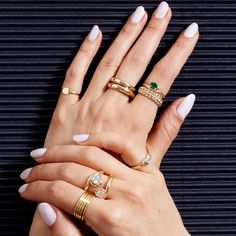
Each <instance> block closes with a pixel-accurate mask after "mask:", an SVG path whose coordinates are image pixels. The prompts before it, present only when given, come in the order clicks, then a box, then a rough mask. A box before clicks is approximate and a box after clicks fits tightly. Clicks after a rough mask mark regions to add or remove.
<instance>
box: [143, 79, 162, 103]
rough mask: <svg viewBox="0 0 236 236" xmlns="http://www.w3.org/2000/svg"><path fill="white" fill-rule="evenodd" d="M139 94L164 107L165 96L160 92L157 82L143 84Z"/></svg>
mask: <svg viewBox="0 0 236 236" xmlns="http://www.w3.org/2000/svg"><path fill="white" fill-rule="evenodd" d="M138 93H139V94H141V95H143V96H144V97H146V98H148V99H150V100H151V101H152V102H154V103H155V104H156V105H157V106H158V107H160V106H161V105H162V103H163V99H164V98H165V95H164V94H163V93H162V92H161V91H160V89H159V86H158V84H157V83H155V82H150V83H149V84H147V83H145V84H143V85H142V86H141V87H140V88H139V90H138Z"/></svg>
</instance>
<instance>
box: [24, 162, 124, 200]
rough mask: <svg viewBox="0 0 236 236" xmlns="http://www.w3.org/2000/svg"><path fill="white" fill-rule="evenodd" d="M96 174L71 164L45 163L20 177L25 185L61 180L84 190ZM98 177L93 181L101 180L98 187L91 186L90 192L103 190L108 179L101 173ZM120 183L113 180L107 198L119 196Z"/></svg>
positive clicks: (28, 170) (26, 171) (27, 170)
mask: <svg viewBox="0 0 236 236" xmlns="http://www.w3.org/2000/svg"><path fill="white" fill-rule="evenodd" d="M96 172H97V171H96V170H93V169H91V168H88V167H86V166H82V165H79V164H76V163H72V162H68V163H47V164H41V165H38V166H35V167H33V168H28V169H26V170H24V171H23V172H22V173H21V175H20V177H21V179H23V180H25V181H26V182H27V183H29V182H34V181H37V180H45V181H56V180H63V181H65V182H68V183H70V184H72V185H74V186H77V187H79V188H81V189H84V188H85V186H86V184H87V180H88V178H89V177H90V176H91V175H92V174H94V173H96ZM78 173H79V174H78ZM97 176H98V175H97ZM99 177H100V178H99V179H98V178H95V179H94V181H95V182H96V181H98V180H101V183H100V182H99V183H100V184H99V186H96V187H93V186H91V187H90V188H89V191H90V192H93V193H94V192H95V190H96V189H97V188H98V187H99V188H104V189H105V187H106V184H107V182H108V180H109V177H108V176H107V175H105V174H102V173H101V174H99ZM121 182H123V181H121V180H118V179H113V181H112V185H111V188H110V189H109V195H108V197H109V198H113V197H114V196H117V195H119V193H120V192H121V187H122V186H123V184H122V183H121Z"/></svg>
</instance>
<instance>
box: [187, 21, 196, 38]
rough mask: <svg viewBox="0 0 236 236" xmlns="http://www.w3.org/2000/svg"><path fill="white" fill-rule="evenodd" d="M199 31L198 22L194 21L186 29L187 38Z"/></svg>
mask: <svg viewBox="0 0 236 236" xmlns="http://www.w3.org/2000/svg"><path fill="white" fill-rule="evenodd" d="M197 32H198V24H197V23H192V24H191V25H189V26H188V27H187V28H186V29H185V31H184V36H185V37H186V38H192V37H193V36H194V35H195V34H196V33H197Z"/></svg>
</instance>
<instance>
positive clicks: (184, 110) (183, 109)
mask: <svg viewBox="0 0 236 236" xmlns="http://www.w3.org/2000/svg"><path fill="white" fill-rule="evenodd" d="M195 99H196V96H195V95H194V94H190V95H188V96H187V97H185V98H184V99H183V101H182V102H181V103H180V104H179V106H178V108H177V113H178V114H179V115H180V116H181V117H182V119H183V120H184V119H185V117H186V116H187V115H188V114H189V112H190V111H191V109H192V107H193V104H194V102H195Z"/></svg>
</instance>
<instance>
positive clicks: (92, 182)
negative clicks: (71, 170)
mask: <svg viewBox="0 0 236 236" xmlns="http://www.w3.org/2000/svg"><path fill="white" fill-rule="evenodd" d="M103 173H104V172H103V171H98V172H95V173H93V174H91V175H90V176H89V177H88V180H87V183H86V185H85V187H84V190H85V191H87V190H88V189H89V188H90V186H93V187H99V186H100V185H101V184H102V182H103V180H102V175H103Z"/></svg>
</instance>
